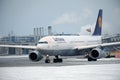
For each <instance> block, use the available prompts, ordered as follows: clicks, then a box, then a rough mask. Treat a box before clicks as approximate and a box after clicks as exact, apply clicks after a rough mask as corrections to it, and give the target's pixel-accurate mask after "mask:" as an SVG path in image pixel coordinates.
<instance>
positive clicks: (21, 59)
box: [0, 55, 120, 67]
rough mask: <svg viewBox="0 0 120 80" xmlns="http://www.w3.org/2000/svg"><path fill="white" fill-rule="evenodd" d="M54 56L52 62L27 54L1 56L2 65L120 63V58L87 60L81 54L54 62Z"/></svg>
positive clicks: (0, 65) (0, 63) (0, 64)
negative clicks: (29, 56) (33, 58)
mask: <svg viewBox="0 0 120 80" xmlns="http://www.w3.org/2000/svg"><path fill="white" fill-rule="evenodd" d="M53 58H54V57H53V56H52V57H51V58H50V59H51V62H50V63H45V59H44V58H43V59H42V60H40V61H38V62H33V61H31V60H29V58H28V56H27V55H22V56H0V67H22V66H26V67H27V66H49V67H50V66H73V65H101V64H120V58H101V59H98V60H97V61H87V59H84V58H81V57H79V56H74V57H62V58H63V62H62V63H53V62H52V61H53Z"/></svg>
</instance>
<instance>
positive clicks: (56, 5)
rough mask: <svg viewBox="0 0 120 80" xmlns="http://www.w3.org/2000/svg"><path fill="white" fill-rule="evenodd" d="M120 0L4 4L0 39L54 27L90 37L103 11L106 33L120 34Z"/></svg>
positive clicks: (6, 0)
mask: <svg viewBox="0 0 120 80" xmlns="http://www.w3.org/2000/svg"><path fill="white" fill-rule="evenodd" d="M119 4H120V1H119V0H0V36H3V35H7V34H8V33H10V32H11V31H13V32H14V34H16V35H29V34H33V28H34V27H47V26H49V25H51V26H52V27H53V31H54V32H57V33H61V32H64V33H79V32H80V31H81V34H84V33H85V34H86V32H85V30H84V29H85V28H86V27H91V26H92V27H94V24H95V22H96V18H97V15H98V10H99V9H103V33H104V34H105V33H108V34H117V33H120V32H119V30H120V21H119V15H120V5H119Z"/></svg>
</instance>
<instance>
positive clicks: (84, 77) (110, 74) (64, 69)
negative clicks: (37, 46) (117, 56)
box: [0, 64, 120, 80]
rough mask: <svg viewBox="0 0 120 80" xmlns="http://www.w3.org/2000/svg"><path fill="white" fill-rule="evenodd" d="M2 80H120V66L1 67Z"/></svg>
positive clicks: (0, 76)
mask: <svg viewBox="0 0 120 80" xmlns="http://www.w3.org/2000/svg"><path fill="white" fill-rule="evenodd" d="M0 80H120V64H102V65H76V66H75V65H74V66H36V67H0Z"/></svg>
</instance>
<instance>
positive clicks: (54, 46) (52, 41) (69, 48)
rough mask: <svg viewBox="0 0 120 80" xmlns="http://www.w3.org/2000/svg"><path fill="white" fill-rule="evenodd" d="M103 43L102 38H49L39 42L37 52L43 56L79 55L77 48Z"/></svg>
mask: <svg viewBox="0 0 120 80" xmlns="http://www.w3.org/2000/svg"><path fill="white" fill-rule="evenodd" d="M100 43H101V36H47V37H44V38H42V39H40V40H39V42H38V44H37V50H38V51H40V52H41V53H42V54H43V55H47V54H49V55H61V56H70V55H71V56H72V55H78V53H76V51H75V47H77V46H86V45H94V44H100Z"/></svg>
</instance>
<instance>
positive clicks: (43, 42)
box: [38, 41, 48, 44]
mask: <svg viewBox="0 0 120 80" xmlns="http://www.w3.org/2000/svg"><path fill="white" fill-rule="evenodd" d="M38 43H39V44H48V42H47V41H41V42H38Z"/></svg>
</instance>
